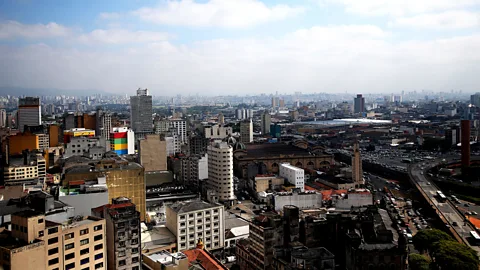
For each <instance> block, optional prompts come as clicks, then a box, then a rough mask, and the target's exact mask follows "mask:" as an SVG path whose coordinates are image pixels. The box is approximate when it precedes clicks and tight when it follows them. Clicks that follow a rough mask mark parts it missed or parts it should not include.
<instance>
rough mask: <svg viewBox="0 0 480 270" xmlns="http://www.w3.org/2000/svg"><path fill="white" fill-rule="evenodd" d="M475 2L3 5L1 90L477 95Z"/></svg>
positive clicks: (479, 0)
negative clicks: (454, 91)
mask: <svg viewBox="0 0 480 270" xmlns="http://www.w3.org/2000/svg"><path fill="white" fill-rule="evenodd" d="M479 7H480V0H456V1H451V0H404V1H389V0H362V1H358V0H303V1H302V0H296V1H294V0H278V1H273V0H269V1H260V0H203V1H194V0H175V1H169V0H161V1H158V0H156V1H151V0H148V1H133V0H131V1H127V0H117V1H113V0H104V1H90V0H86V1H53V0H45V1H34V0H4V1H2V2H0V62H1V63H2V64H0V69H2V72H1V73H0V86H17V87H38V88H55V89H101V90H104V91H109V92H119V93H130V92H132V93H133V92H134V89H136V88H137V87H148V88H149V89H151V90H152V93H154V94H157V95H170V94H172V95H173V94H178V93H182V94H187V95H188V94H196V93H205V94H221V93H226V92H228V93H232V94H243V93H259V92H263V93H273V92H275V91H279V92H281V93H288V92H293V91H302V92H345V91H349V92H352V93H353V92H364V93H367V92H400V91H402V90H420V89H429V90H435V91H449V90H451V89H458V90H460V89H462V90H464V91H476V90H478V89H477V85H478V83H479V79H478V76H477V75H476V74H478V71H479V70H478V68H479V65H480V64H477V63H479V61H478V60H479V58H480V52H477V51H479V50H478V49H477V48H478V47H479V46H480V35H479V34H478V29H479V25H480V19H479V18H480V16H479Z"/></svg>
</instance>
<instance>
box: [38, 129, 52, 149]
mask: <svg viewBox="0 0 480 270" xmlns="http://www.w3.org/2000/svg"><path fill="white" fill-rule="evenodd" d="M37 135H38V150H40V151H44V150H48V148H49V147H50V136H49V135H48V134H43V133H42V134H37Z"/></svg>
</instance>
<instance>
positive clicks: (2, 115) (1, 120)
mask: <svg viewBox="0 0 480 270" xmlns="http://www.w3.org/2000/svg"><path fill="white" fill-rule="evenodd" d="M6 126H7V111H5V109H0V127H6Z"/></svg>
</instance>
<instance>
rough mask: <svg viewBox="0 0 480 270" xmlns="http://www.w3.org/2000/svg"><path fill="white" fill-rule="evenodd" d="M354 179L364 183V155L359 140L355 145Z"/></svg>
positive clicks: (353, 160)
mask: <svg viewBox="0 0 480 270" xmlns="http://www.w3.org/2000/svg"><path fill="white" fill-rule="evenodd" d="M352 180H353V182H355V183H363V169H362V157H361V156H360V149H359V146H358V143H357V142H355V144H354V145H353V155H352Z"/></svg>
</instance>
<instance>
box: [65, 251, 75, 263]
mask: <svg viewBox="0 0 480 270" xmlns="http://www.w3.org/2000/svg"><path fill="white" fill-rule="evenodd" d="M73 258H75V253H70V254H67V255H65V261H68V260H71V259H73Z"/></svg>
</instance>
